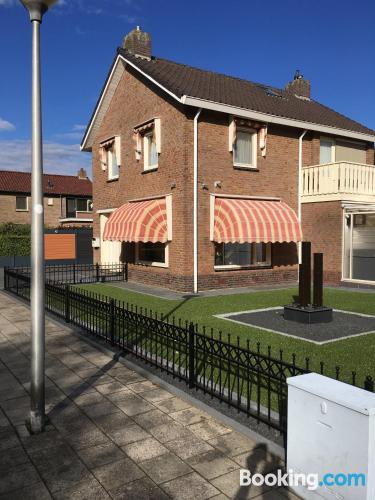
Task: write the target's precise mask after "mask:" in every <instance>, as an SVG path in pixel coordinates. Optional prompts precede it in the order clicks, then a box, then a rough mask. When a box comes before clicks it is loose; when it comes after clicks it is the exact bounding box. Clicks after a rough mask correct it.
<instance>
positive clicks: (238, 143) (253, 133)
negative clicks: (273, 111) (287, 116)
mask: <svg viewBox="0 0 375 500" xmlns="http://www.w3.org/2000/svg"><path fill="white" fill-rule="evenodd" d="M258 132H259V149H260V152H261V154H262V156H263V157H265V156H266V151H267V126H266V125H264V124H263V125H262V124H259V123H255V122H252V121H249V120H245V119H242V118H236V117H230V121H229V151H230V152H231V153H232V155H233V166H234V167H237V168H247V169H255V168H257V148H258Z"/></svg>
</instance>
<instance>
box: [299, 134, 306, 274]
mask: <svg viewBox="0 0 375 500" xmlns="http://www.w3.org/2000/svg"><path fill="white" fill-rule="evenodd" d="M306 132H307V130H304V131H303V132H302V134H301V135H300V136H299V140H298V221H299V223H300V226H301V227H302V202H301V196H302V141H303V138H304V137H305V135H306ZM298 263H299V264H300V263H301V242H299V243H298ZM298 272H299V270H298Z"/></svg>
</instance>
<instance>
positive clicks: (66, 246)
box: [44, 233, 76, 260]
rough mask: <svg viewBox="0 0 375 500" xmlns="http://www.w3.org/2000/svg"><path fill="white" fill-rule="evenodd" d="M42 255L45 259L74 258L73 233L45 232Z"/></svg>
mask: <svg viewBox="0 0 375 500" xmlns="http://www.w3.org/2000/svg"><path fill="white" fill-rule="evenodd" d="M44 256H45V259H46V260H58V259H75V258H76V235H75V234H53V233H51V234H45V235H44Z"/></svg>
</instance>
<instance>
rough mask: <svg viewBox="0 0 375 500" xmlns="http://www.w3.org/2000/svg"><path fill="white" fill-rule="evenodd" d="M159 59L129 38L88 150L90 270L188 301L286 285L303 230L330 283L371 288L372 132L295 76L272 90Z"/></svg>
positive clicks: (144, 40)
mask: <svg viewBox="0 0 375 500" xmlns="http://www.w3.org/2000/svg"><path fill="white" fill-rule="evenodd" d="M151 54H152V51H151V38H150V36H149V35H148V34H147V33H144V32H142V31H141V30H140V29H139V28H137V29H136V30H133V31H132V32H131V33H130V34H129V35H128V36H127V37H125V39H124V43H123V47H122V48H119V49H118V51H117V55H116V57H115V59H114V62H113V65H112V67H111V69H110V72H109V74H108V77H107V79H106V82H105V85H104V87H103V90H102V92H101V95H100V98H99V100H98V103H97V105H96V108H95V110H94V113H93V115H92V118H91V120H90V123H89V125H88V127H87V130H86V133H85V136H84V138H83V141H82V145H81V148H82V150H84V151H92V160H93V194H94V206H95V213H94V237H95V238H94V240H95V241H94V246H96V247H97V248H96V249H95V254H94V258H95V259H96V260H97V261H101V262H118V261H120V260H122V261H124V260H127V261H129V262H130V265H129V277H130V279H132V280H137V281H141V282H145V283H150V284H156V285H160V286H165V287H169V288H174V289H180V290H187V291H192V290H194V291H197V290H198V289H199V290H202V289H209V288H220V287H235V286H249V285H252V284H271V283H286V282H292V281H295V280H296V279H297V262H298V244H297V242H298V241H299V240H301V229H302V233H303V239H304V240H309V241H312V243H313V251H320V252H323V253H324V258H325V279H326V281H331V282H340V281H341V280H342V279H344V280H357V279H359V280H363V279H366V280H368V281H372V282H375V168H374V149H373V146H374V141H375V132H374V131H373V130H370V129H368V128H367V127H365V126H363V125H361V124H359V123H357V122H355V121H353V120H351V119H349V118H347V117H345V116H343V115H341V114H339V113H337V112H335V111H333V110H331V109H329V108H327V107H326V106H324V105H322V104H320V103H318V102H317V101H315V100H313V99H312V98H311V97H310V82H309V81H307V80H305V79H304V78H303V77H302V76H301V75H300V74H299V73H298V72H297V73H296V75H295V78H294V80H293V81H291V82H289V83H288V84H287V85H286V86H285V88H284V89H276V88H274V87H270V86H267V85H263V84H258V83H253V82H250V81H245V80H241V79H239V78H233V77H230V76H226V75H221V74H217V73H213V72H210V71H203V70H201V69H197V68H192V67H189V66H185V65H182V64H177V63H175V62H171V61H167V60H165V59H160V58H156V57H153V56H152V55H151ZM301 221H302V222H301ZM363 263H366V266H363Z"/></svg>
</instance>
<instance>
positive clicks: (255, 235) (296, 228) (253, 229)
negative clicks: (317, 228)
mask: <svg viewBox="0 0 375 500" xmlns="http://www.w3.org/2000/svg"><path fill="white" fill-rule="evenodd" d="M211 239H212V240H213V241H216V242H218V243H235V242H237V243H268V242H271V243H275V242H283V241H285V242H289V241H301V240H302V232H301V227H300V224H299V221H298V218H297V216H296V214H295V212H294V211H293V210H292V209H291V208H290V207H289V206H288V205H287V204H286V203H283V202H281V201H269V200H254V199H252V200H251V199H243V198H220V197H215V205H214V221H213V234H212V237H211Z"/></svg>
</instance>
